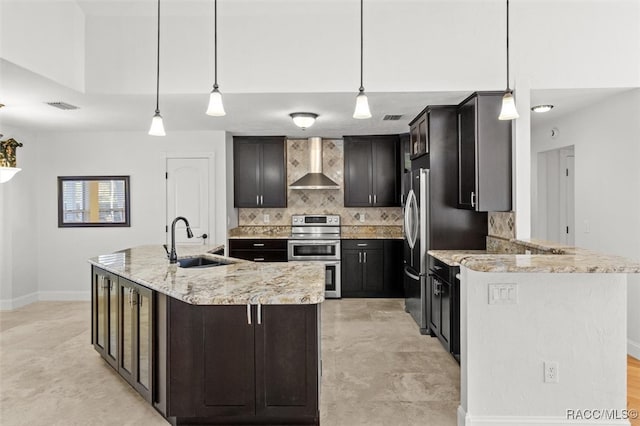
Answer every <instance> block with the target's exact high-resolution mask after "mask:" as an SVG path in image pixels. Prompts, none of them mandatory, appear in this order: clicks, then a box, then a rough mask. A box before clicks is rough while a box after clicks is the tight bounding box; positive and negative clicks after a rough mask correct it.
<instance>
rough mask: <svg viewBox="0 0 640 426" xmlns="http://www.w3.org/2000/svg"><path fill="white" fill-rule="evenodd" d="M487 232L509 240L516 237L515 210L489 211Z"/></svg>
mask: <svg viewBox="0 0 640 426" xmlns="http://www.w3.org/2000/svg"><path fill="white" fill-rule="evenodd" d="M488 222H489V229H488V230H487V231H488V234H489V235H490V236H492V237H499V238H504V239H507V240H510V239H512V238H515V237H516V214H515V212H489V221H488Z"/></svg>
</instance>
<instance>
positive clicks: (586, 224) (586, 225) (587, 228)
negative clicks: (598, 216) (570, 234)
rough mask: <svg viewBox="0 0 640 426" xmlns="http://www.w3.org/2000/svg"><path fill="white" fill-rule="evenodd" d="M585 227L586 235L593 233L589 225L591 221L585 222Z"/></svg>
mask: <svg viewBox="0 0 640 426" xmlns="http://www.w3.org/2000/svg"><path fill="white" fill-rule="evenodd" d="M583 225H584V233H585V234H588V233H589V232H591V225H589V221H588V220H586V219H585V220H584V222H583Z"/></svg>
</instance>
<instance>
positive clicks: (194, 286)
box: [89, 245, 325, 305]
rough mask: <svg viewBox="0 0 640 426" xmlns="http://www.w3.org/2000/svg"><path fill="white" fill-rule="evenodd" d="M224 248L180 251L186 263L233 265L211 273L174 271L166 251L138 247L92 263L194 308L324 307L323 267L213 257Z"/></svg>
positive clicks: (184, 249) (96, 259) (217, 267)
mask: <svg viewBox="0 0 640 426" xmlns="http://www.w3.org/2000/svg"><path fill="white" fill-rule="evenodd" d="M219 248H220V246H218V247H212V246H179V247H177V249H176V251H177V252H178V256H179V257H180V258H183V257H194V256H199V255H204V256H205V257H208V258H211V259H218V260H221V261H228V262H233V263H231V264H229V265H224V266H215V267H210V268H186V269H185V268H180V267H178V266H177V265H175V264H174V265H170V264H169V261H168V260H167V256H166V253H165V251H164V249H163V248H162V246H161V245H157V246H155V245H153V246H140V247H133V248H130V249H126V250H121V251H117V252H115V253H112V254H106V255H101V256H98V257H94V258H91V259H89V263H91V264H93V265H96V266H98V267H100V268H102V269H104V270H106V271H109V272H112V273H114V274H116V275H119V276H121V277H124V278H127V279H129V280H131V281H133V282H136V283H138V284H141V285H143V286H145V287H148V288H150V289H152V290H156V291H159V292H161V293H164V294H166V295H168V296H171V297H173V298H175V299H178V300H182V301H183V302H187V303H190V304H192V305H246V304H264V305H269V304H281V305H292V304H298V305H302V304H316V303H321V302H323V301H324V287H325V266H324V264H322V263H320V262H295V263H293V262H273V263H262V262H259V263H254V262H248V261H245V260H241V259H234V258H229V257H224V256H218V255H214V254H210V252H213V251H216V249H219Z"/></svg>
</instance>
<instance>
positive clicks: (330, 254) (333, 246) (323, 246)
mask: <svg viewBox="0 0 640 426" xmlns="http://www.w3.org/2000/svg"><path fill="white" fill-rule="evenodd" d="M287 246H288V259H289V261H295V260H340V240H289V242H288V243H287Z"/></svg>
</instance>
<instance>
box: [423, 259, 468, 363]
mask: <svg viewBox="0 0 640 426" xmlns="http://www.w3.org/2000/svg"><path fill="white" fill-rule="evenodd" d="M459 271H460V268H459V267H453V266H449V265H447V264H446V263H444V262H441V261H440V260H438V259H436V258H434V257H433V256H429V278H428V281H427V283H428V285H427V292H428V297H427V303H428V304H429V306H428V307H429V309H428V312H429V327H430V328H431V333H432V335H433V336H435V337H437V338H438V339H439V340H440V342H441V343H442V346H444V348H445V349H446V350H447V351H448V352H450V353H451V354H452V355H453V356H454V357H455V358H456V359H457V360H458V361H459V360H460V281H459V280H458V279H456V274H457V273H459Z"/></svg>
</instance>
